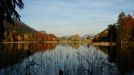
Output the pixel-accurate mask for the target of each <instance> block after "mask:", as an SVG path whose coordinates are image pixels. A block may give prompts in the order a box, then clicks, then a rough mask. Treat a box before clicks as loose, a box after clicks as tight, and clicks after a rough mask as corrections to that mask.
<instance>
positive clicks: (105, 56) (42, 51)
mask: <svg viewBox="0 0 134 75" xmlns="http://www.w3.org/2000/svg"><path fill="white" fill-rule="evenodd" d="M80 46H81V45H80V44H78V43H77V44H69V45H57V47H56V43H40V44H39V43H33V44H32V43H21V44H20V43H16V44H10V43H9V44H1V45H0V75H5V74H7V75H42V74H43V75H58V74H63V75H64V74H65V75H118V74H125V73H127V74H129V73H131V72H133V67H134V64H133V62H134V61H133V58H134V56H133V53H134V51H133V49H134V48H133V46H126V47H125V46H123V48H119V47H117V46H111V47H94V46H92V45H91V46H89V47H86V46H81V47H80ZM118 69H119V71H118ZM61 71H62V72H63V73H60V72H61Z"/></svg>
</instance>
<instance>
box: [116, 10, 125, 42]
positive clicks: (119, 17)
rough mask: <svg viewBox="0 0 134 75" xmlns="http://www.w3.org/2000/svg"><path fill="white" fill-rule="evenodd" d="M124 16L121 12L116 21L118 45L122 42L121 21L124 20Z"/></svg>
mask: <svg viewBox="0 0 134 75" xmlns="http://www.w3.org/2000/svg"><path fill="white" fill-rule="evenodd" d="M125 16H126V15H125V13H124V12H121V13H120V14H119V16H118V21H117V24H116V25H117V34H118V35H117V41H118V43H121V41H123V40H122V38H123V35H124V34H123V31H122V23H123V19H124V17H125Z"/></svg>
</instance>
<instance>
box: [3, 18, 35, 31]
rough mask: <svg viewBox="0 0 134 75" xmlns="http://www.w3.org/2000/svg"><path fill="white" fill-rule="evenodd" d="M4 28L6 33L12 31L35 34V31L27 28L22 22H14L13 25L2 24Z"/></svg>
mask: <svg viewBox="0 0 134 75" xmlns="http://www.w3.org/2000/svg"><path fill="white" fill-rule="evenodd" d="M4 27H5V29H6V31H13V30H15V31H16V32H36V30H35V29H33V28H31V27H29V26H28V25H26V24H25V23H23V22H17V21H16V22H15V25H13V24H10V23H7V22H4Z"/></svg>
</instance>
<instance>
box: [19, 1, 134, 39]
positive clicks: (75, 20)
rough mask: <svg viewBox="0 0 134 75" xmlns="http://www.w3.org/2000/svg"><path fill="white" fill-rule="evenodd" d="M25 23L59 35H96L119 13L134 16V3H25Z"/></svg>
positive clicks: (23, 16)
mask: <svg viewBox="0 0 134 75" xmlns="http://www.w3.org/2000/svg"><path fill="white" fill-rule="evenodd" d="M23 2H24V4H25V7H24V9H23V10H21V11H19V13H20V15H21V20H22V22H24V23H26V24H27V25H29V26H31V27H32V28H34V29H36V30H44V31H46V32H48V33H54V34H55V35H57V36H64V35H72V34H79V35H85V34H96V33H99V32H100V31H102V30H104V29H105V28H106V27H107V25H108V24H113V23H115V22H116V20H117V18H118V15H119V13H120V12H122V11H123V12H125V13H126V14H132V13H133V11H134V9H133V6H134V5H133V4H134V1H133V0H127V1H126V0H118V1H113V0H109V1H108V0H107V1H106V0H24V1H23Z"/></svg>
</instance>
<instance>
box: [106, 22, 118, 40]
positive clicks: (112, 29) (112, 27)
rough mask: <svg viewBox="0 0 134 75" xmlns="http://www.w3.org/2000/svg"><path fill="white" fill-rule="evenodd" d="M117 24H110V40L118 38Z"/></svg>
mask: <svg viewBox="0 0 134 75" xmlns="http://www.w3.org/2000/svg"><path fill="white" fill-rule="evenodd" d="M116 31H117V29H116V24H113V25H109V26H108V41H110V42H115V41H116V38H117V32H116Z"/></svg>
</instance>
